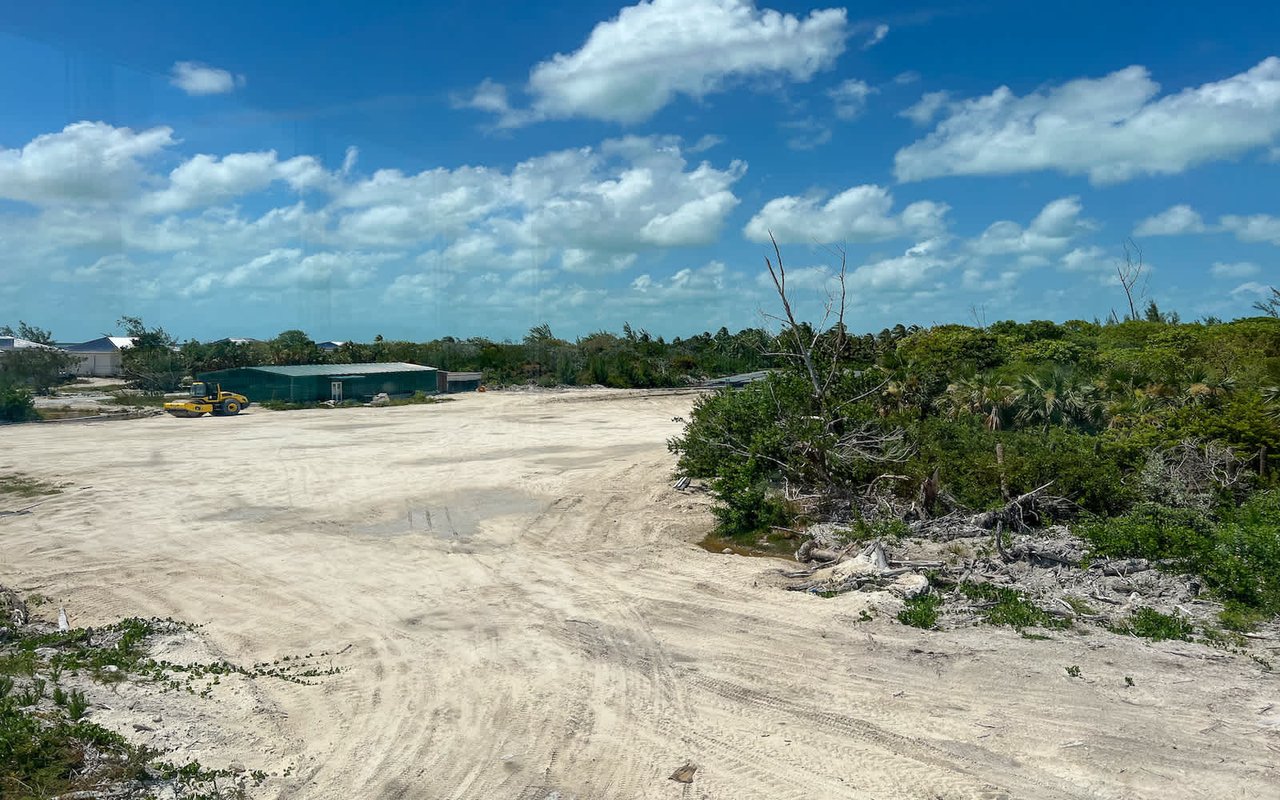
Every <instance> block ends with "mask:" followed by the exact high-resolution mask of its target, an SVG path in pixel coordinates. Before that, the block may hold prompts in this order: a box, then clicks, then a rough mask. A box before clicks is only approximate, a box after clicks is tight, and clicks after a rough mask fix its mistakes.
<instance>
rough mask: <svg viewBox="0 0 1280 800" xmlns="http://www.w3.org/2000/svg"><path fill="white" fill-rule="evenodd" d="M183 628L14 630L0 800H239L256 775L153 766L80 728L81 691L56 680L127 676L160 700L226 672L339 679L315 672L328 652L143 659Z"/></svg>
mask: <svg viewBox="0 0 1280 800" xmlns="http://www.w3.org/2000/svg"><path fill="white" fill-rule="evenodd" d="M190 628H191V626H189V625H185V624H184V623H179V622H175V621H173V620H155V619H153V620H143V619H126V620H123V621H121V622H119V623H117V624H115V625H111V626H106V627H103V628H98V629H96V630H93V631H90V630H87V629H75V630H71V631H67V632H65V633H63V632H56V631H51V632H42V631H40V630H38V629H33V628H19V629H18V631H17V633H16V635H14V636H11V637H10V638H8V639H6V640H5V641H4V642H2V643H0V798H3V799H4V800H9V799H10V798H13V799H14V800H19V799H21V800H26V799H27V798H31V799H32V800H35V798H41V799H43V798H53V797H62V796H72V795H74V796H84V797H88V796H91V795H92V796H95V797H96V796H99V793H101V792H103V791H106V790H108V789H109V790H110V792H109V793H110V795H111V796H112V797H117V796H119V797H125V796H127V797H142V796H146V797H166V798H168V797H172V798H174V800H240V799H243V798H248V797H249V790H250V789H251V788H252V787H254V786H257V785H260V784H261V783H262V782H263V781H264V780H266V777H267V776H266V774H265V773H263V772H261V771H254V772H244V771H240V770H235V771H233V770H214V769H206V768H205V767H203V766H202V765H201V764H199V763H198V762H190V763H186V764H176V765H175V764H170V763H166V762H160V761H157V760H156V757H157V756H158V755H159V753H157V752H154V751H150V750H147V749H146V748H141V747H137V746H135V745H132V744H130V743H129V742H128V741H127V740H126V739H124V738H123V737H122V736H120V735H118V734H116V733H114V732H112V731H109V730H107V729H105V728H103V727H101V726H99V725H97V724H95V723H93V722H91V721H89V720H87V719H86V718H85V717H86V715H88V713H89V711H90V703H89V699H88V697H87V696H86V694H85V692H84V691H82V690H80V689H75V688H66V687H64V686H63V685H61V680H62V678H63V676H64V674H69V675H71V676H81V678H82V679H83V678H85V677H87V678H89V679H91V680H94V681H99V682H109V681H115V680H123V679H125V678H126V677H128V678H131V679H132V680H135V681H151V682H154V683H155V684H158V685H159V688H160V690H161V691H184V692H186V693H188V694H191V695H197V694H198V695H199V696H200V697H209V696H210V694H211V692H212V691H213V688H214V687H215V686H217V685H218V684H219V683H220V681H221V677H222V676H223V675H228V674H233V673H234V674H240V675H244V676H246V677H250V678H257V677H274V678H278V679H281V680H287V681H291V682H293V683H300V684H310V683H313V681H311V680H308V679H309V678H312V677H317V676H321V675H330V674H333V673H336V672H338V669H337V668H336V667H332V666H330V667H322V666H320V662H321V660H322V659H324V658H325V657H327V656H328V655H329V654H328V653H327V652H324V653H319V654H311V653H309V654H307V655H305V656H284V657H283V658H280V659H277V660H275V661H271V662H261V663H258V664H254V665H253V666H252V667H240V666H238V665H235V664H231V663H229V662H213V663H208V664H202V663H196V664H173V663H170V662H167V661H158V660H155V659H152V658H151V657H150V656H149V647H148V640H149V639H150V637H152V636H153V635H155V634H157V633H163V632H173V631H176V630H180V629H190ZM51 650H52V651H53V652H52V653H50V652H49V651H51Z"/></svg>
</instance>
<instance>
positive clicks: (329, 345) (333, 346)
mask: <svg viewBox="0 0 1280 800" xmlns="http://www.w3.org/2000/svg"><path fill="white" fill-rule="evenodd" d="M344 344H346V342H316V347H318V348H320V349H321V350H323V351H325V352H326V353H332V352H333V351H334V350H337V349H338V348H339V347H342V346H343V345H344Z"/></svg>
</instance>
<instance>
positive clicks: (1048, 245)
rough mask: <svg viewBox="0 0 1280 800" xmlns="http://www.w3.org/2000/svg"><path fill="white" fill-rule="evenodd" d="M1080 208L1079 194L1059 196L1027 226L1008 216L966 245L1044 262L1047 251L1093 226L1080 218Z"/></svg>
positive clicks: (1029, 262) (1056, 249)
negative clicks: (1077, 195) (1009, 218)
mask: <svg viewBox="0 0 1280 800" xmlns="http://www.w3.org/2000/svg"><path fill="white" fill-rule="evenodd" d="M1083 210H1084V207H1083V206H1082V205H1081V204H1080V198H1079V197H1074V196H1072V197H1060V198H1058V199H1057V200H1054V201H1052V202H1050V203H1048V204H1047V205H1045V207H1044V208H1043V209H1041V211H1040V213H1039V214H1037V215H1036V216H1035V219H1033V220H1031V223H1030V224H1029V225H1027V227H1025V228H1023V227H1022V226H1021V225H1019V224H1018V223H1016V222H1013V221H1010V220H1001V221H999V222H994V223H992V224H991V225H990V226H988V227H987V229H986V230H985V231H983V232H982V235H981V236H979V237H978V238H977V239H975V240H973V241H972V242H970V244H969V246H970V249H972V250H973V252H975V253H978V254H979V255H987V256H993V255H1019V256H1021V257H1022V264H1023V265H1024V266H1038V265H1042V264H1047V263H1048V260H1047V258H1048V256H1049V255H1050V254H1053V253H1057V252H1061V251H1062V250H1065V249H1066V248H1067V247H1069V246H1070V245H1071V242H1072V240H1073V239H1075V238H1076V237H1077V236H1079V235H1080V234H1082V233H1085V232H1087V231H1090V230H1093V228H1094V224H1093V223H1092V222H1090V221H1089V220H1086V219H1083V218H1081V216H1080V214H1081V212H1082V211H1083Z"/></svg>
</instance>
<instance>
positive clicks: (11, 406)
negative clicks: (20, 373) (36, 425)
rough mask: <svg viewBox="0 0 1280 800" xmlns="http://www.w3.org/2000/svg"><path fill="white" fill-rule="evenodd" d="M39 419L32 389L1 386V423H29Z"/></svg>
mask: <svg viewBox="0 0 1280 800" xmlns="http://www.w3.org/2000/svg"><path fill="white" fill-rule="evenodd" d="M38 418H39V415H38V414H37V413H36V404H35V398H34V397H32V395H31V390H30V389H27V388H25V387H23V386H0V422H29V421H31V420H33V419H38Z"/></svg>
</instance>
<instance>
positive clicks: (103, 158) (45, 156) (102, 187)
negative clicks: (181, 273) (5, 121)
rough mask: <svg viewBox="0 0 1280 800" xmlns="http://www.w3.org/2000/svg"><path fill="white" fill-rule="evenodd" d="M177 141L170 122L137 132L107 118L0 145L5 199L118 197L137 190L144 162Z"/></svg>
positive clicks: (0, 194)
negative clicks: (15, 145)
mask: <svg viewBox="0 0 1280 800" xmlns="http://www.w3.org/2000/svg"><path fill="white" fill-rule="evenodd" d="M173 144H174V139H173V129H171V128H168V127H156V128H150V129H148V130H145V131H134V130H132V129H131V128H116V127H113V126H111V125H108V124H106V123H105V122H76V123H73V124H71V125H68V126H67V127H65V128H63V129H62V130H61V131H59V132H58V133H46V134H42V135H40V136H37V137H36V138H35V139H32V140H31V142H29V143H28V144H27V145H26V146H24V147H22V148H21V149H11V150H10V149H5V148H3V147H0V199H5V200H20V201H23V202H26V203H31V204H34V205H47V204H51V203H78V204H83V203H86V202H96V201H106V200H118V199H120V198H122V197H125V196H127V195H130V194H132V193H134V192H135V191H136V190H137V187H138V184H139V182H140V181H142V180H143V178H144V177H145V175H146V172H145V168H144V166H143V162H144V161H145V160H146V159H147V158H148V157H149V156H153V155H155V154H157V153H159V152H161V151H162V150H164V149H165V148H166V147H169V146H171V145H173Z"/></svg>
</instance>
